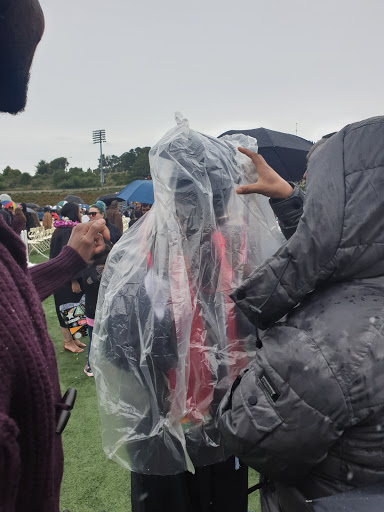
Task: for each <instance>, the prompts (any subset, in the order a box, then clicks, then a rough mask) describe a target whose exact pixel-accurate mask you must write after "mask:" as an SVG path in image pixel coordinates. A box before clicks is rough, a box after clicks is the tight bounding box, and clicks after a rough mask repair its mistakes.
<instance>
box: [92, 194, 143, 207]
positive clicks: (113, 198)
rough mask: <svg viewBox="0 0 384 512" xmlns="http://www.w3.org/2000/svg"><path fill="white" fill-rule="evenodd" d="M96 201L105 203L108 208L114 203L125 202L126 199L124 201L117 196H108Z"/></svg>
mask: <svg viewBox="0 0 384 512" xmlns="http://www.w3.org/2000/svg"><path fill="white" fill-rule="evenodd" d="M96 201H103V203H105V204H106V205H107V206H108V205H110V204H111V203H112V201H125V199H122V198H121V197H119V196H117V195H116V194H106V195H105V196H100V197H98V198H97V199H96ZM144 202H145V201H144Z"/></svg>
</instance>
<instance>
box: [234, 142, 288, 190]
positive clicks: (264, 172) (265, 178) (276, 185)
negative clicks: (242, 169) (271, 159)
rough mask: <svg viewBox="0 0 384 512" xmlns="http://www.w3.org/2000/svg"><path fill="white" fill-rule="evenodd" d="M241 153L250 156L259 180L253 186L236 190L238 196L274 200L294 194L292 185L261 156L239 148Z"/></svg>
mask: <svg viewBox="0 0 384 512" xmlns="http://www.w3.org/2000/svg"><path fill="white" fill-rule="evenodd" d="M238 150H239V151H240V153H243V154H244V155H246V156H248V157H249V158H250V159H251V160H252V162H253V164H254V165H255V167H256V171H257V174H258V179H257V182H256V183H253V184H252V185H242V186H241V187H238V188H237V189H236V193H237V194H261V195H263V196H266V197H271V198H274V199H277V198H279V199H285V198H287V197H288V196H290V195H291V194H292V192H293V188H292V187H291V185H290V184H289V183H288V182H287V181H285V179H283V178H282V177H281V176H280V175H279V174H277V172H276V171H274V170H273V169H272V167H270V166H269V165H268V164H267V162H266V161H265V160H264V158H263V157H262V156H261V155H258V154H257V153H255V152H253V151H251V150H250V149H246V148H241V147H240V148H238Z"/></svg>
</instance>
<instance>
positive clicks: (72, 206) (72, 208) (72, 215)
mask: <svg viewBox="0 0 384 512" xmlns="http://www.w3.org/2000/svg"><path fill="white" fill-rule="evenodd" d="M79 210H80V207H79V205H78V204H76V203H66V204H65V205H64V206H63V207H62V209H61V212H60V213H61V216H62V217H68V219H69V220H71V221H72V222H80V217H79Z"/></svg>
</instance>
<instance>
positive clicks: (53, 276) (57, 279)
mask: <svg viewBox="0 0 384 512" xmlns="http://www.w3.org/2000/svg"><path fill="white" fill-rule="evenodd" d="M86 265H87V264H86V262H85V261H84V260H83V258H82V257H81V256H80V255H79V254H78V253H77V252H76V251H75V249H72V247H68V246H64V247H63V249H62V251H61V252H60V254H59V255H58V256H56V258H53V259H51V260H49V261H47V262H45V263H40V264H39V265H36V266H35V267H32V268H30V269H29V275H30V277H31V279H32V281H33V284H34V285H35V288H36V290H37V293H38V294H39V297H40V300H41V301H43V300H45V299H46V298H47V297H49V296H50V295H52V293H54V292H55V291H56V290H57V289H58V288H60V287H61V286H63V285H64V284H65V283H67V282H68V281H71V279H72V278H73V277H75V276H76V275H77V274H78V273H79V271H81V270H83V269H84V268H85V267H86Z"/></svg>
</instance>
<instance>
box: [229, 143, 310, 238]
mask: <svg viewBox="0 0 384 512" xmlns="http://www.w3.org/2000/svg"><path fill="white" fill-rule="evenodd" d="M238 149H239V151H240V153H243V154H244V155H246V156H248V157H249V158H250V159H251V160H252V162H253V164H254V165H255V167H256V171H257V175H258V179H257V181H256V183H252V184H251V185H243V186H241V187H238V188H237V189H236V192H237V193H238V194H261V195H263V196H266V197H269V202H270V205H271V207H272V209H273V212H274V214H275V215H276V216H277V218H278V220H279V225H280V228H281V230H282V232H283V234H284V236H285V238H286V239H287V240H288V239H289V238H290V237H291V236H292V235H293V233H294V232H295V231H296V228H297V225H298V223H299V220H300V218H301V215H302V213H303V202H304V192H303V191H302V190H301V189H299V187H297V186H295V185H294V184H292V183H288V182H287V181H285V180H284V179H283V178H282V177H281V176H280V175H279V174H277V172H276V171H274V170H273V169H272V167H270V166H269V165H268V164H267V162H266V161H265V160H264V158H263V157H262V156H261V155H259V154H257V153H254V152H253V151H251V150H249V149H246V148H241V147H240V148H238Z"/></svg>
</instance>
